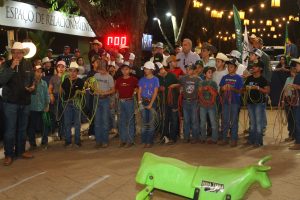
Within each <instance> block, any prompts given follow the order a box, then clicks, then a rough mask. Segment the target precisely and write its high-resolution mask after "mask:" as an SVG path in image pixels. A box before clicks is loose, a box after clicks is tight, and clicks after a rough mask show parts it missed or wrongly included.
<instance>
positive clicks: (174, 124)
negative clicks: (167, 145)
mask: <svg viewBox="0 0 300 200" xmlns="http://www.w3.org/2000/svg"><path fill="white" fill-rule="evenodd" d="M163 112H164V119H162V124H161V131H162V135H163V136H167V137H168V138H169V139H171V140H173V141H174V142H176V141H177V136H178V135H179V118H178V109H177V108H173V107H171V106H169V105H165V110H164V111H163Z"/></svg>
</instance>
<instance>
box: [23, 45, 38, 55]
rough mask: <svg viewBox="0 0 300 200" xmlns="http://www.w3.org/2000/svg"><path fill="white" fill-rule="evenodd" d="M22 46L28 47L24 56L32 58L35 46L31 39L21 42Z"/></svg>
mask: <svg viewBox="0 0 300 200" xmlns="http://www.w3.org/2000/svg"><path fill="white" fill-rule="evenodd" d="M22 44H23V47H24V48H28V49H29V53H28V54H27V55H26V56H24V58H32V57H33V56H34V55H35V54H36V46H35V44H33V43H32V42H31V41H26V42H23V43H22Z"/></svg>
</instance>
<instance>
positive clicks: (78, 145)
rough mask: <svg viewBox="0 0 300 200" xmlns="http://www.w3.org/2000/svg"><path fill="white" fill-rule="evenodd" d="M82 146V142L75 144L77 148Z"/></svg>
mask: <svg viewBox="0 0 300 200" xmlns="http://www.w3.org/2000/svg"><path fill="white" fill-rule="evenodd" d="M81 146H82V144H81V143H78V144H75V145H74V147H75V148H80V147H81Z"/></svg>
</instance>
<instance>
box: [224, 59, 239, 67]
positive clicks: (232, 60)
mask: <svg viewBox="0 0 300 200" xmlns="http://www.w3.org/2000/svg"><path fill="white" fill-rule="evenodd" d="M225 63H226V64H231V65H235V66H237V60H236V58H232V59H229V60H227V61H226V62H225Z"/></svg>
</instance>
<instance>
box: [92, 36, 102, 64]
mask: <svg viewBox="0 0 300 200" xmlns="http://www.w3.org/2000/svg"><path fill="white" fill-rule="evenodd" d="M90 44H91V50H90V51H89V53H88V58H89V61H90V63H92V58H93V57H94V56H99V57H101V56H102V54H103V53H104V52H105V50H104V49H103V48H102V46H103V45H102V43H101V42H99V40H97V39H94V40H93V42H90Z"/></svg>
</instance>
